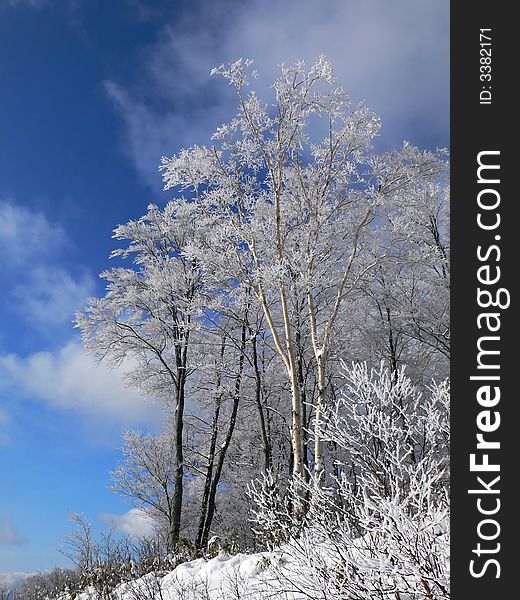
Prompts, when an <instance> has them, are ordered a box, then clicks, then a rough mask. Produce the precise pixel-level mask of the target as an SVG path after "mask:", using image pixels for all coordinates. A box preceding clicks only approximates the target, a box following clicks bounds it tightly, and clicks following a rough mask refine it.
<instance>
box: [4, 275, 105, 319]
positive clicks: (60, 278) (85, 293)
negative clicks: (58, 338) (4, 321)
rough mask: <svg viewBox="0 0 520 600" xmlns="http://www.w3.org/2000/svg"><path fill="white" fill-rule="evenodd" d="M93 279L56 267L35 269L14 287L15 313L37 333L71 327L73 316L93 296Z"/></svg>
mask: <svg viewBox="0 0 520 600" xmlns="http://www.w3.org/2000/svg"><path fill="white" fill-rule="evenodd" d="M94 290H95V282H94V278H93V277H92V276H91V275H90V274H89V273H86V272H83V273H81V274H80V275H79V276H78V277H77V278H74V277H72V275H71V274H70V273H68V272H67V271H66V270H65V269H63V268H61V267H57V266H47V267H45V266H38V267H35V268H34V269H32V270H31V271H30V273H29V275H28V277H27V279H26V280H25V281H24V282H23V283H20V284H18V285H17V286H15V288H14V296H15V298H16V301H17V305H18V309H19V310H20V311H22V312H23V314H24V315H25V316H26V318H28V319H29V320H30V322H31V324H33V326H35V327H37V328H38V329H40V330H43V331H47V330H48V329H49V328H53V327H55V326H56V325H59V324H71V323H72V320H73V317H74V312H75V311H76V310H79V309H80V308H82V307H83V305H84V304H85V301H86V299H87V298H88V297H90V296H93V295H94Z"/></svg>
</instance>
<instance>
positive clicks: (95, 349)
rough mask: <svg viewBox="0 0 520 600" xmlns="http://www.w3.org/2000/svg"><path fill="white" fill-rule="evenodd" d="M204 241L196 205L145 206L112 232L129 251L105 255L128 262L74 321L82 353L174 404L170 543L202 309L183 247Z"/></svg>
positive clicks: (198, 282) (175, 530)
mask: <svg viewBox="0 0 520 600" xmlns="http://www.w3.org/2000/svg"><path fill="white" fill-rule="evenodd" d="M203 235H204V233H202V230H201V228H200V227H199V224H198V221H197V207H196V206H195V205H193V204H191V203H189V202H186V201H182V200H178V201H177V202H175V203H169V204H168V205H167V206H166V207H165V208H164V209H163V210H160V209H159V208H158V207H156V206H154V205H151V206H149V208H148V212H147V214H146V215H145V216H144V217H142V218H141V219H139V220H137V221H130V222H129V223H127V224H126V225H120V226H119V227H117V228H116V229H115V232H114V237H115V238H116V239H117V240H121V241H127V242H128V245H127V247H126V248H122V249H118V250H115V251H114V252H113V253H112V257H114V258H116V257H121V258H123V259H124V258H128V257H132V258H133V262H134V265H133V267H126V268H124V267H114V268H112V269H110V270H108V271H105V272H104V273H102V275H101V276H102V277H103V278H104V279H105V280H106V281H107V282H108V284H107V291H106V294H105V296H104V297H103V298H99V299H92V300H91V301H90V302H89V304H88V306H87V308H86V309H85V311H84V312H83V313H78V314H77V316H76V323H77V325H78V327H80V329H81V331H82V334H83V341H84V344H85V347H86V348H87V350H89V351H91V352H92V353H93V354H94V355H95V356H96V357H98V358H99V359H100V360H103V361H105V362H107V363H108V364H109V365H110V366H118V365H122V364H126V365H128V364H130V365H131V367H130V368H129V369H128V372H127V379H128V381H129V383H130V384H132V385H134V386H136V387H138V388H140V389H141V390H143V391H144V392H146V393H147V394H149V395H150V396H152V397H155V398H159V399H162V400H164V401H165V402H166V403H167V404H168V406H173V409H174V414H175V425H174V428H173V446H174V457H175V460H174V469H175V477H174V488H173V491H172V523H171V525H172V531H171V533H170V539H171V542H172V543H176V541H177V540H178V539H179V532H180V524H181V511H182V498H183V483H184V472H185V466H184V441H183V430H184V411H185V403H186V397H185V392H186V382H187V379H188V377H189V375H190V373H191V372H192V370H193V368H194V365H193V360H194V358H192V357H190V353H189V349H190V344H191V343H192V342H193V334H194V331H195V330H196V329H197V327H198V321H199V318H200V315H201V313H202V305H203V303H204V297H203V289H204V282H203V276H202V271H201V269H200V268H199V266H198V264H197V262H196V261H195V260H193V259H191V258H189V257H188V256H187V255H186V248H187V247H189V245H191V244H197V243H200V238H201V237H202V236H203Z"/></svg>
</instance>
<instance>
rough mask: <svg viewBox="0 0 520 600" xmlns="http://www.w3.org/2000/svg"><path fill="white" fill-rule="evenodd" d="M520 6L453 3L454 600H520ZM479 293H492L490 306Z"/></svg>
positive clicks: (487, 298) (476, 0)
mask: <svg viewBox="0 0 520 600" xmlns="http://www.w3.org/2000/svg"><path fill="white" fill-rule="evenodd" d="M513 6H514V4H511V3H507V2H484V1H482V0H474V1H473V2H455V1H452V3H451V183H452V194H451V208H452V230H451V239H452V282H453V288H452V332H453V353H452V368H451V373H452V397H451V398H452V399H451V406H452V445H451V458H452V460H451V462H452V476H451V477H452V478H451V490H452V497H451V498H452V500H451V502H452V504H451V506H452V513H451V514H452V557H451V573H452V596H451V597H452V598H453V599H454V600H466V599H469V600H480V599H481V598H482V599H483V600H484V599H485V600H495V599H496V600H502V599H503V598H504V599H505V598H508V599H509V598H520V584H519V581H520V579H519V578H520V548H519V546H520V540H519V539H518V536H519V535H520V528H519V525H518V524H519V521H520V422H519V418H518V404H520V397H519V392H518V389H517V388H518V385H517V383H516V381H517V380H520V351H519V345H520V344H519V342H520V327H519V319H518V313H517V310H518V301H517V296H516V294H514V293H513V289H512V288H513V286H514V284H515V283H516V281H517V280H518V279H520V268H519V265H518V262H519V259H520V252H519V250H518V248H519V244H520V211H519V210H518V208H519V205H520V193H519V191H518V188H519V186H518V185H517V180H518V179H519V178H520V152H519V151H518V150H515V149H513V146H514V145H516V144H517V143H518V129H519V128H518V109H517V107H516V104H517V101H516V98H515V94H516V92H514V90H513V88H514V87H515V86H514V84H515V80H516V79H517V78H518V75H517V73H518V70H519V69H518V60H519V59H520V52H519V51H518V46H517V40H519V39H520V31H519V30H518V27H519V26H518V23H517V22H515V19H514V18H513V12H512V7H513ZM488 75H489V76H488ZM479 157H480V162H481V164H484V165H485V166H484V168H483V169H482V170H481V171H480V180H481V181H480V182H479V176H478V167H479ZM488 167H489V168H488ZM497 180H499V181H497ZM479 194H480V196H479ZM479 203H480V204H481V205H482V206H479ZM495 204H496V206H495ZM482 207H484V208H482ZM493 207H494V208H493ZM479 214H480V217H479ZM479 223H480V225H479ZM479 247H480V249H479ZM481 267H484V268H483V269H481ZM479 269H481V270H480V271H479ZM479 273H480V279H481V280H483V281H484V282H485V283H482V281H479ZM497 278H498V280H497ZM516 287H518V286H516ZM479 288H480V289H481V290H486V291H487V292H489V294H486V293H482V294H481V296H480V305H479V302H478V299H479V298H478V289H479ZM500 290H502V291H500ZM504 290H505V291H504ZM507 292H509V293H510V305H509V307H506V305H507V304H508V302H507V299H508V297H509V296H508V293H507ZM488 303H489V305H488V306H487V307H485V306H484V305H486V304H488ZM485 314H487V315H494V316H487V317H486V316H482V315H485ZM479 325H480V328H479ZM483 338H486V339H483ZM479 344H480V346H479ZM481 351H483V352H481ZM497 351H498V352H499V353H497ZM479 352H481V354H480V362H479V356H478V355H479ZM472 377H473V379H472ZM487 386H489V387H487ZM496 388H499V391H497V389H496ZM479 390H480V400H481V401H482V402H481V403H480V402H479V401H478V398H479ZM486 394H487V395H486ZM498 394H500V400H499V401H498V402H496V400H497V397H498ZM486 403H487V404H486ZM479 426H480V428H479ZM483 430H484V431H483ZM479 433H480V434H481V436H482V437H481V438H480V441H481V442H482V444H481V448H478V447H477V444H478V441H479V438H478V437H477V435H478V434H479ZM496 442H499V443H500V449H498V448H497V447H496ZM494 443H495V444H494ZM486 444H487V445H486ZM471 454H474V455H475V456H474V463H475V465H477V467H476V470H473V471H472V470H471V468H470V460H471V458H470V457H471ZM484 455H487V457H485V456H484ZM486 461H487V463H488V465H490V470H486V469H487V467H485V466H484V463H486ZM478 465H480V467H479V466H478ZM497 467H498V468H497ZM479 469H480V470H479ZM491 469H492V470H491ZM498 469H499V470H498ZM497 477H500V479H498V480H497V479H496V478H497ZM479 478H480V481H479ZM469 490H472V493H468V491H469ZM471 561H473V563H472V562H471ZM471 570H473V574H472V573H471Z"/></svg>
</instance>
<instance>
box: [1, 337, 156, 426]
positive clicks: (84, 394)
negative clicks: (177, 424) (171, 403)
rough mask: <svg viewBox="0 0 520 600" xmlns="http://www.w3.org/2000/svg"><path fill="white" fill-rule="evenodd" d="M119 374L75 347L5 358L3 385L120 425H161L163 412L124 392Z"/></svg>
mask: <svg viewBox="0 0 520 600" xmlns="http://www.w3.org/2000/svg"><path fill="white" fill-rule="evenodd" d="M121 378H122V373H121V372H120V371H117V370H114V371H107V370H106V369H105V368H104V367H103V366H102V365H97V364H96V363H95V361H94V360H93V359H92V357H90V356H88V355H86V354H85V352H84V351H83V349H82V347H81V345H80V344H79V342H76V341H71V342H69V343H68V344H66V345H65V346H63V347H62V348H61V349H59V350H57V351H56V352H36V353H34V354H31V355H29V356H27V357H19V356H16V355H14V354H7V355H3V356H0V379H3V380H4V382H5V383H6V384H7V385H9V386H10V387H12V388H13V389H15V390H17V391H18V393H21V394H22V395H23V396H28V397H31V398H35V399H37V400H39V401H42V402H44V403H45V404H47V405H48V406H50V407H52V408H57V409H63V410H71V411H75V412H78V413H80V414H83V415H87V416H90V417H93V418H95V419H97V420H108V421H110V422H111V423H116V424H118V425H130V424H144V423H147V424H156V423H158V422H159V420H160V417H161V414H162V412H161V407H160V406H159V405H156V404H153V403H152V402H151V401H150V400H147V399H145V398H143V397H142V396H141V395H140V394H138V393H137V392H136V391H135V390H132V389H129V388H127V387H125V385H124V384H123V382H122V379H121Z"/></svg>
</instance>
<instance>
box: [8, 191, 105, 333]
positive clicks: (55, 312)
mask: <svg viewBox="0 0 520 600" xmlns="http://www.w3.org/2000/svg"><path fill="white" fill-rule="evenodd" d="M70 247H71V243H70V242H69V240H68V239H67V236H66V235H65V232H64V231H63V229H62V228H61V227H60V226H58V225H56V224H53V223H51V222H50V221H49V220H48V219H47V218H46V217H45V215H44V214H43V213H40V212H36V211H32V210H30V209H29V208H27V207H25V206H23V205H21V204H17V203H15V202H14V201H13V200H3V201H0V264H1V266H2V268H3V271H4V273H5V274H6V280H4V288H5V289H6V290H7V294H6V296H7V302H8V304H9V303H10V307H11V309H12V310H14V311H16V312H17V313H18V314H20V315H21V316H22V318H23V319H24V320H26V321H28V322H29V323H30V324H31V325H32V326H33V327H34V328H36V329H37V330H38V331H40V332H48V331H49V330H54V329H55V328H56V326H58V325H69V324H71V322H72V319H73V314H74V311H75V310H77V309H78V308H81V307H82V306H83V304H84V302H85V300H86V299H87V297H89V296H91V295H93V293H94V290H95V280H94V278H93V277H92V276H91V275H90V274H89V273H88V272H87V271H86V270H84V269H81V268H80V269H76V273H74V274H73V273H71V272H70V271H68V270H67V269H66V268H64V266H63V265H62V264H60V259H61V257H62V255H63V253H64V252H65V251H67V250H69V249H70ZM6 281H7V283H6ZM4 300H5V297H4Z"/></svg>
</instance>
